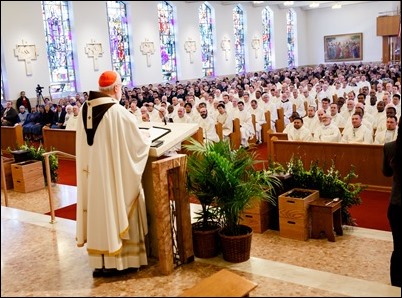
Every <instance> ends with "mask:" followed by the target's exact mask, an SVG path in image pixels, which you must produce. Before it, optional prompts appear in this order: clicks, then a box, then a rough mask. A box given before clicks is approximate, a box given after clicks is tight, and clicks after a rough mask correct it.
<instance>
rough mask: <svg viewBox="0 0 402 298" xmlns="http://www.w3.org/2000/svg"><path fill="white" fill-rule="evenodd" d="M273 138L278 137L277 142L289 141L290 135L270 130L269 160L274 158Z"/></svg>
mask: <svg viewBox="0 0 402 298" xmlns="http://www.w3.org/2000/svg"><path fill="white" fill-rule="evenodd" d="M273 137H276V139H277V140H287V139H288V134H287V133H284V132H273V131H272V130H269V131H268V132H267V136H266V138H267V140H268V141H267V155H268V160H269V159H271V160H272V158H273V156H272V149H271V148H272V140H273Z"/></svg>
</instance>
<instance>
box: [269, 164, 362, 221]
mask: <svg viewBox="0 0 402 298" xmlns="http://www.w3.org/2000/svg"><path fill="white" fill-rule="evenodd" d="M269 171H270V172H271V173H287V174H291V175H292V178H293V179H292V185H291V186H292V187H294V188H307V189H317V190H319V191H320V197H322V198H332V199H333V198H340V199H341V200H342V209H341V210H342V221H343V223H345V224H348V225H355V222H354V219H353V218H352V216H351V214H350V212H349V208H350V207H352V206H353V205H359V204H360V203H361V198H360V193H361V192H362V191H363V190H364V189H365V188H367V186H365V185H362V184H360V183H352V180H353V179H355V178H357V177H358V176H357V175H356V173H355V172H354V168H353V167H352V168H351V169H350V171H349V172H348V173H347V174H346V175H345V176H344V177H342V176H341V174H340V173H339V171H338V170H336V168H335V165H334V162H333V161H332V163H331V165H330V166H329V167H328V168H327V169H326V167H325V166H324V167H320V166H319V164H318V161H315V162H312V163H311V164H310V167H309V168H308V169H305V167H304V165H303V161H302V160H301V159H300V158H299V157H294V156H293V157H292V158H291V160H290V161H289V162H288V163H286V164H285V165H281V164H279V163H277V162H272V161H270V163H269Z"/></svg>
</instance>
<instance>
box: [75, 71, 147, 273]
mask: <svg viewBox="0 0 402 298" xmlns="http://www.w3.org/2000/svg"><path fill="white" fill-rule="evenodd" d="M98 83H99V92H95V91H91V92H90V93H89V98H88V100H87V101H86V102H85V103H84V105H83V106H82V108H81V109H80V114H79V121H78V123H77V133H76V168H77V228H76V241H77V246H78V247H83V246H84V245H86V249H87V252H88V257H89V265H90V266H91V267H92V268H93V270H94V271H93V276H94V277H99V276H113V275H119V274H122V273H124V272H127V271H128V270H131V269H135V270H137V269H138V268H140V266H142V265H147V264H148V263H147V254H146V248H145V235H146V234H147V233H148V228H147V218H146V208H145V198H144V191H143V188H142V185H141V177H142V174H143V172H144V169H145V165H146V163H147V159H148V154H149V148H150V144H151V140H150V139H149V138H148V136H146V135H144V134H143V133H142V132H141V131H140V129H139V128H138V126H137V123H136V122H137V121H136V120H135V119H134V117H133V115H132V114H131V113H130V112H129V111H128V110H127V109H125V108H124V107H123V106H121V105H120V104H119V100H120V99H121V94H122V81H121V77H120V75H119V74H118V73H117V72H115V71H106V72H104V73H102V75H101V76H100V77H99V81H98Z"/></svg>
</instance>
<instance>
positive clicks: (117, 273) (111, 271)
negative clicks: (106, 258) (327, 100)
mask: <svg viewBox="0 0 402 298" xmlns="http://www.w3.org/2000/svg"><path fill="white" fill-rule="evenodd" d="M132 272H138V268H127V269H123V270H117V269H116V268H110V269H107V268H103V276H104V277H113V276H121V275H125V274H128V273H132Z"/></svg>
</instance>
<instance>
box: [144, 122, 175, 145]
mask: <svg viewBox="0 0 402 298" xmlns="http://www.w3.org/2000/svg"><path fill="white" fill-rule="evenodd" d="M140 129H146V130H147V131H148V132H149V135H150V138H151V141H152V143H151V147H159V146H161V145H162V144H163V141H162V140H160V138H162V137H163V136H165V135H167V134H168V133H170V132H171V130H170V128H166V127H160V126H151V127H140Z"/></svg>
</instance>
